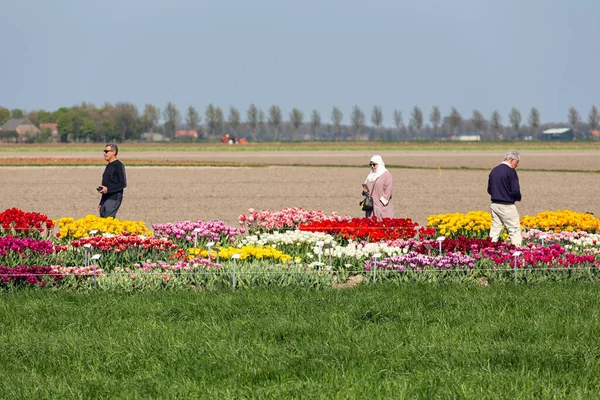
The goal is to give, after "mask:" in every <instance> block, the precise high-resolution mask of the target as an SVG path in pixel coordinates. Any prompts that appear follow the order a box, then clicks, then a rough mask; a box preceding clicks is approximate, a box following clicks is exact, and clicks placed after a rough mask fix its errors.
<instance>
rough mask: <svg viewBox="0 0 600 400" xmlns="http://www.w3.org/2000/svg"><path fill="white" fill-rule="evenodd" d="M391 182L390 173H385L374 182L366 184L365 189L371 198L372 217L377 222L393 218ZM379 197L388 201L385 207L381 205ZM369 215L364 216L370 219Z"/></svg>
mask: <svg viewBox="0 0 600 400" xmlns="http://www.w3.org/2000/svg"><path fill="white" fill-rule="evenodd" d="M393 181H394V180H393V178H392V174H391V173H390V171H385V172H384V173H383V175H381V176H380V177H379V178H377V180H376V181H367V182H366V183H367V189H369V193H371V196H372V197H373V213H372V215H375V216H376V217H377V219H379V220H381V219H382V218H394V203H393V202H392V192H393V188H394V185H393V183H394V182H393ZM381 197H383V198H384V199H385V200H387V201H388V203H387V205H384V204H383V203H382V201H381ZM370 214H371V213H370V212H367V213H366V216H367V217H370V216H371V215H370Z"/></svg>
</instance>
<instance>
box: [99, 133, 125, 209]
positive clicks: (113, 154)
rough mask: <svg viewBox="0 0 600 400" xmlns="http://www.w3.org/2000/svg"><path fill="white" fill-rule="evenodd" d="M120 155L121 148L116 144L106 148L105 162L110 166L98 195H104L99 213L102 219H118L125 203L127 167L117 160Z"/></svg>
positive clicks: (105, 172) (106, 169) (108, 145)
mask: <svg viewBox="0 0 600 400" xmlns="http://www.w3.org/2000/svg"><path fill="white" fill-rule="evenodd" d="M118 154H119V148H118V147H117V145H116V144H113V143H108V144H107V145H106V146H104V160H106V162H107V163H108V164H106V168H105V169H104V173H103V174H102V186H98V193H100V194H101V195H102V197H101V198H100V204H99V205H98V212H99V213H100V217H102V218H106V217H113V218H116V216H117V211H119V207H121V202H122V201H123V189H125V188H126V187H127V176H126V175H125V166H124V165H123V163H122V162H121V161H119V160H117V155H118Z"/></svg>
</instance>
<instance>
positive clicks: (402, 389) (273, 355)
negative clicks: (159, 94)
mask: <svg viewBox="0 0 600 400" xmlns="http://www.w3.org/2000/svg"><path fill="white" fill-rule="evenodd" d="M599 291H600V289H599V288H598V286H597V285H594V284H576V283H564V284H561V283H553V284H548V285H530V286H525V285H521V286H516V285H512V284H508V285H492V286H488V287H482V288H480V287H476V286H467V285H435V284H427V285H420V284H407V285H402V286H391V285H380V286H370V285H366V286H363V287H359V288H358V289H352V290H337V291H336V290H320V291H319V290H314V291H306V290H273V289H270V290H242V291H237V292H229V291H223V292H206V293H195V292H187V291H183V292H172V291H166V292H158V293H157V292H153V293H137V294H128V293H123V292H90V293H74V292H58V291H47V290H46V291H38V290H24V291H23V290H20V291H8V292H3V293H1V294H0V295H1V297H0V308H1V309H0V370H1V373H2V378H3V379H2V380H1V381H0V393H1V394H0V397H2V398H11V399H13V398H36V399H42V398H61V399H62V398H219V399H223V398H393V399H402V398H474V399H485V398H498V399H508V398H582V399H583V398H597V397H598V396H599V395H600V346H599V343H600V339H599V336H600V296H598V295H599Z"/></svg>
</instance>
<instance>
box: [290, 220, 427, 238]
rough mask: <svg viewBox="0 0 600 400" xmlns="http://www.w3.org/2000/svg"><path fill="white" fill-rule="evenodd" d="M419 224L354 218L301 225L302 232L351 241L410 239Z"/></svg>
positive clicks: (420, 230) (420, 231)
mask: <svg viewBox="0 0 600 400" xmlns="http://www.w3.org/2000/svg"><path fill="white" fill-rule="evenodd" d="M418 226H419V224H417V223H416V222H413V221H412V220H411V219H410V218H384V219H383V220H381V221H378V220H377V218H375V217H372V218H354V219H352V220H350V221H315V222H310V223H308V224H302V225H300V227H299V229H300V230H301V231H307V232H324V233H328V234H330V235H334V236H341V237H342V238H344V239H351V240H369V241H371V242H378V241H382V240H395V239H408V238H412V237H414V236H416V234H417V227H418ZM430 233H431V232H429V231H428V230H427V229H419V234H430Z"/></svg>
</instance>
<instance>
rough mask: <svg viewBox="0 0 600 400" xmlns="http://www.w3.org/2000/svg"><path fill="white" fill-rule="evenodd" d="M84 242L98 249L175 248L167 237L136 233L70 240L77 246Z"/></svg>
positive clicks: (157, 249)
mask: <svg viewBox="0 0 600 400" xmlns="http://www.w3.org/2000/svg"><path fill="white" fill-rule="evenodd" d="M86 244H90V245H91V246H92V247H94V248H96V249H100V250H115V251H116V252H120V251H125V250H127V249H131V248H138V249H139V248H142V249H146V250H156V251H164V250H171V249H176V248H177V245H176V244H173V241H171V240H167V239H156V238H153V237H147V238H143V237H140V236H138V235H118V236H112V237H103V236H90V237H85V238H81V239H77V240H73V241H72V242H71V246H73V247H75V248H77V247H82V246H84V245H86Z"/></svg>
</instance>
